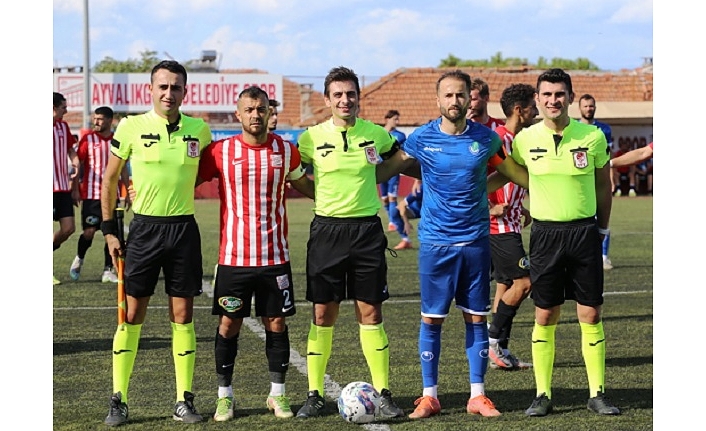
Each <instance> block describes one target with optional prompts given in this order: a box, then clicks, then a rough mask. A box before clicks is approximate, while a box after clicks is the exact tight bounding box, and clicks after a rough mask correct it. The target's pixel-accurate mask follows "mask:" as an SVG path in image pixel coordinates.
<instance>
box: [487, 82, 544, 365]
mask: <svg viewBox="0 0 706 431" xmlns="http://www.w3.org/2000/svg"><path fill="white" fill-rule="evenodd" d="M535 94H536V91H535V88H534V87H532V86H531V85H527V84H513V85H511V86H509V87H507V88H505V89H504V90H503V93H502V96H501V97H500V106H501V107H502V110H503V113H504V114H505V116H506V118H507V120H506V122H505V124H503V125H499V126H498V127H496V128H495V132H496V133H497V134H498V135H499V136H500V139H501V140H502V141H503V146H504V148H505V151H506V152H507V153H508V154H510V153H512V141H513V139H514V138H515V134H516V133H517V132H519V131H520V130H522V129H523V128H525V127H529V126H531V125H532V124H533V123H534V118H535V117H536V116H537V114H539V112H538V111H537V104H536V102H535ZM494 171H495V169H494V168H491V167H488V174H491V173H493V172H494ZM526 192H527V190H526V189H525V188H524V187H520V186H518V185H517V184H515V183H512V182H509V183H507V184H505V186H503V187H502V188H499V189H498V190H496V191H495V192H494V193H488V202H489V206H490V256H491V262H492V267H493V278H494V279H495V285H496V289H495V298H494V301H493V314H492V320H491V322H490V325H489V327H488V342H489V349H488V358H489V362H490V366H491V368H499V369H502V370H516V369H527V368H530V367H531V366H532V364H530V363H527V362H523V361H521V360H519V359H518V358H517V357H515V355H513V354H512V353H510V350H509V347H508V345H509V342H510V332H511V330H512V321H513V319H514V318H515V315H516V314H517V310H518V309H519V308H520V305H521V304H522V301H524V300H525V298H527V296H528V295H529V293H530V287H531V284H530V276H529V259H528V258H527V253H526V252H525V248H524V246H523V244H522V228H524V227H526V226H527V225H529V224H530V223H531V222H532V217H531V216H530V215H529V211H528V210H527V209H526V208H525V207H524V206H523V201H524V199H525V196H526ZM523 219H524V220H523Z"/></svg>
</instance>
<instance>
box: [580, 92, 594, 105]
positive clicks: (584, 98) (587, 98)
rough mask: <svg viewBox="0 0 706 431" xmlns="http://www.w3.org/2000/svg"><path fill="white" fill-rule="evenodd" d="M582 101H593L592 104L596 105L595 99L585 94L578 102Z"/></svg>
mask: <svg viewBox="0 0 706 431" xmlns="http://www.w3.org/2000/svg"><path fill="white" fill-rule="evenodd" d="M582 100H593V103H596V98H595V97H593V96H591V95H590V94H588V93H586V94H584V95H583V96H581V97H580V98H579V102H580V101H582Z"/></svg>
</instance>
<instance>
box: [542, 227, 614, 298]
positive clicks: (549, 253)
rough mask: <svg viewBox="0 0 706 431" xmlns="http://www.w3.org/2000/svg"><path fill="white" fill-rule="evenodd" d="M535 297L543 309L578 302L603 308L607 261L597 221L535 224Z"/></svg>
mask: <svg viewBox="0 0 706 431" xmlns="http://www.w3.org/2000/svg"><path fill="white" fill-rule="evenodd" d="M530 262H531V265H530V281H531V282H532V293H531V297H532V299H533V300H534V304H535V305H536V306H537V307H539V308H545V309H546V308H551V307H554V306H557V305H561V304H563V303H564V301H565V300H567V299H568V300H574V301H576V302H578V303H579V304H581V305H588V306H598V305H601V304H603V258H602V255H601V239H600V235H599V234H598V225H597V224H596V218H595V217H588V218H585V219H580V220H574V221H570V222H547V221H539V220H536V219H535V220H533V222H532V230H531V231H530Z"/></svg>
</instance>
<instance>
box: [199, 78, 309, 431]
mask: <svg viewBox="0 0 706 431" xmlns="http://www.w3.org/2000/svg"><path fill="white" fill-rule="evenodd" d="M271 106H272V104H268V99H267V93H265V91H263V90H262V89H260V88H259V87H256V86H253V87H248V88H246V89H245V90H243V91H242V92H241V93H240V95H239V96H238V105H237V110H236V112H235V115H236V117H237V119H238V121H239V122H240V123H241V124H242V129H243V132H242V133H241V134H239V135H236V136H233V137H230V138H226V139H223V140H220V141H216V142H213V143H212V144H211V145H209V146H208V147H207V148H206V150H205V151H204V154H203V155H202V157H201V162H200V165H199V180H198V182H199V183H200V182H201V181H210V180H211V179H213V178H218V180H219V182H218V188H219V196H220V204H221V205H220V242H219V253H218V270H217V271H216V274H217V275H216V282H215V289H214V295H213V308H212V314H214V315H217V316H219V318H218V327H217V330H216V338H215V349H214V350H215V354H214V355H215V369H216V375H217V380H218V400H217V404H216V412H215V414H214V416H213V419H214V420H215V421H217V422H222V421H227V420H229V419H232V418H233V385H232V382H233V371H234V365H235V359H236V356H237V354H238V338H239V335H240V329H241V327H242V324H243V318H245V317H250V314H251V309H252V308H253V304H252V300H253V297H254V299H255V304H254V308H255V315H256V316H258V317H260V319H261V320H262V324H263V325H264V327H265V355H266V357H267V363H268V369H269V375H270V392H269V396H268V397H267V400H266V405H267V407H268V409H270V410H273V411H274V415H275V416H276V417H278V418H291V417H292V416H294V414H293V413H292V410H291V408H290V406H289V397H287V395H286V391H285V376H286V373H287V369H288V367H289V350H290V347H289V331H288V329H287V325H286V317H288V316H293V315H294V314H295V312H296V308H295V306H294V284H293V282H292V268H291V266H290V260H289V244H288V240H287V230H288V224H287V209H286V204H285V194H286V184H287V182H291V184H292V186H293V187H294V188H295V189H296V190H298V191H299V192H301V193H302V194H304V195H306V196H308V197H310V198H312V199H313V198H314V185H313V182H312V181H311V180H309V178H308V177H307V176H306V175H305V173H304V169H303V168H302V165H301V156H300V155H299V151H298V150H297V148H296V146H295V145H294V144H292V143H290V142H287V141H284V140H283V139H282V138H281V137H279V136H278V135H276V134H274V133H268V127H267V126H268V117H269V116H270V115H271V109H270V107H271Z"/></svg>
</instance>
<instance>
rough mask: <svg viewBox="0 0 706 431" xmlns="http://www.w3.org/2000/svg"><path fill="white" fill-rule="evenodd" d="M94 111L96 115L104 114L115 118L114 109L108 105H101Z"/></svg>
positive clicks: (106, 116)
mask: <svg viewBox="0 0 706 431" xmlns="http://www.w3.org/2000/svg"><path fill="white" fill-rule="evenodd" d="M93 113H94V114H96V115H102V116H104V117H105V118H113V110H112V109H110V108H109V107H108V106H99V107H97V108H96V110H95V111H93Z"/></svg>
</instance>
